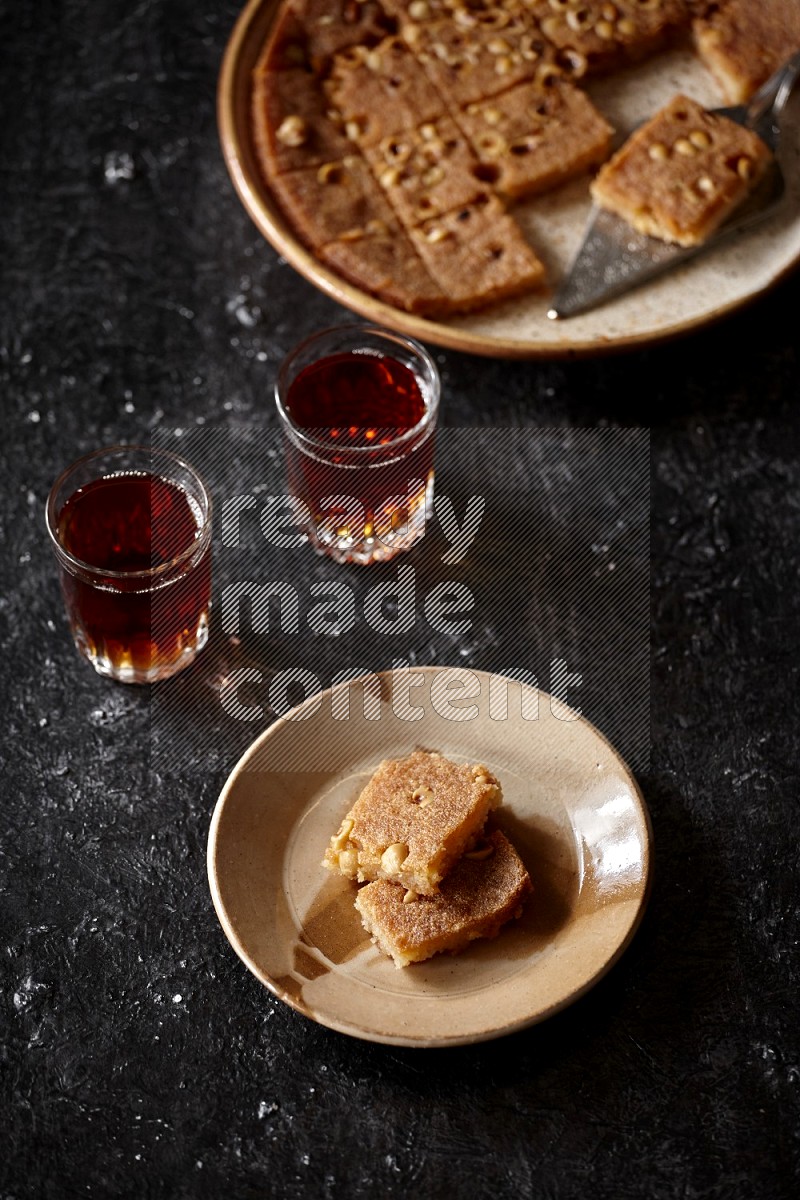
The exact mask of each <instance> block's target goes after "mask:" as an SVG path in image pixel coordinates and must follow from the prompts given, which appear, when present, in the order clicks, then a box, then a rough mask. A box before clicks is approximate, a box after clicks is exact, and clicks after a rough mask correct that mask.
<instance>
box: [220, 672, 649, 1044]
mask: <svg viewBox="0 0 800 1200" xmlns="http://www.w3.org/2000/svg"><path fill="white" fill-rule="evenodd" d="M366 679H367V680H372V681H374V682H371V683H368V684H367V685H366V686H365V685H364V684H363V683H362V682H361V681H358V682H356V683H353V684H351V685H346V684H340V685H338V686H335V687H333V688H331V689H329V690H328V691H326V692H323V693H320V694H318V695H316V696H313V697H310V698H309V699H308V700H307V701H306V702H305V703H304V704H302V705H300V706H299V707H298V708H296V709H294V710H293V711H292V712H291V713H289V714H288V715H287V716H286V717H285V718H283V719H280V720H278V721H276V722H275V724H274V725H272V726H271V727H270V728H269V729H268V730H267V731H266V732H265V733H263V734H262V735H261V737H259V738H258V739H257V740H256V741H255V742H254V744H253V745H252V746H251V747H250V749H249V750H248V751H247V753H246V754H245V755H244V757H243V758H242V759H241V761H240V762H239V763H238V764H237V766H236V767H235V769H234V771H233V772H232V774H231V776H230V778H229V779H228V781H227V783H226V784H225V787H224V788H223V791H222V794H221V795H220V798H219V801H218V802H217V806H216V809H215V811H214V816H213V819H212V822H211V830H210V833H209V840H208V875H209V881H210V885H211V894H212V897H213V900H214V906H215V908H216V910H217V915H218V916H219V919H220V922H221V923H222V927H223V929H224V930H225V933H226V935H227V937H228V939H229V941H230V943H231V945H232V946H233V948H234V950H235V951H236V953H237V954H238V955H239V957H240V958H241V959H242V960H243V961H244V963H245V964H246V965H247V967H249V969H250V970H251V971H252V972H253V974H254V975H256V976H257V977H258V978H259V979H260V980H261V981H262V982H263V983H265V984H266V985H267V987H268V988H269V989H270V990H271V991H272V992H273V993H274V994H275V995H276V996H278V997H280V999H281V1000H284V1001H285V1002H286V1003H287V1004H289V1005H291V1006H292V1007H293V1008H296V1009H297V1010H298V1011H299V1012H301V1013H303V1014H304V1015H305V1016H307V1017H310V1018H312V1020H315V1021H319V1022H320V1023H321V1024H323V1025H327V1026H329V1027H330V1028H331V1029H337V1030H339V1031H341V1032H342V1033H347V1034H351V1035H352V1036H354V1037H359V1038H364V1039H366V1040H369V1041H374V1042H386V1043H390V1044H393V1045H402V1046H448V1045H459V1044H463V1043H469V1042H478V1041H484V1040H486V1039H489V1038H494V1037H499V1036H500V1035H502V1034H506V1033H510V1032H512V1031H514V1030H517V1029H521V1028H523V1027H525V1026H527V1025H532V1024H534V1023H535V1022H537V1021H541V1020H543V1019H544V1018H545V1017H547V1016H550V1015H551V1014H552V1013H555V1012H557V1011H558V1010H559V1009H562V1008H564V1007H565V1006H566V1005H568V1004H570V1003H571V1002H572V1001H573V1000H575V999H577V997H578V996H581V995H582V994H583V993H584V992H586V991H587V990H588V989H589V988H590V987H591V986H592V985H593V984H594V983H596V982H597V980H598V979H600V977H601V976H602V975H604V974H605V972H606V971H608V969H609V968H610V967H611V966H612V965H613V963H614V962H616V960H617V959H618V958H619V956H620V954H621V953H622V951H623V950H624V949H625V947H626V946H627V945H628V943H629V942H630V940H631V938H632V937H633V934H634V932H635V930H636V928H637V925H638V923H639V920H640V918H641V916H642V912H643V910H644V906H645V902H646V898H647V893H648V881H649V876H650V825H649V818H648V814H647V810H646V807H645V804H644V801H643V799H642V795H641V793H640V791H639V789H638V787H637V785H636V783H635V781H634V779H633V777H632V776H631V773H630V771H629V770H628V768H627V767H626V766H625V764H624V763H623V762H622V761H621V759H620V758H619V756H618V755H617V754H616V753H615V752H614V750H613V749H612V748H611V746H609V744H608V742H607V741H606V740H605V738H603V737H602V735H601V734H599V733H598V732H597V730H596V729H594V728H593V727H592V726H591V725H590V724H589V723H588V722H587V721H585V720H583V719H582V718H580V717H577V716H576V714H575V713H573V712H571V710H569V709H567V708H566V707H565V706H563V705H559V703H558V702H557V701H555V700H551V698H550V697H549V696H548V695H547V694H546V693H544V692H539V691H536V690H535V689H532V688H529V687H527V686H524V685H521V684H519V683H510V682H509V681H503V682H501V683H500V684H498V683H497V679H498V677H493V676H490V675H488V674H486V673H485V672H481V671H465V670H463V669H456V668H452V669H448V668H434V667H425V668H414V669H413V670H412V671H411V672H410V674H409V673H408V672H407V673H405V674H404V675H402V676H393V675H392V674H391V672H390V673H388V674H385V675H380V676H367V677H366ZM493 679H494V680H495V683H494V685H492V680H493ZM409 684H410V686H409ZM492 687H493V688H494V690H492ZM419 748H422V749H427V750H437V751H439V752H441V753H442V754H445V755H447V756H448V757H450V758H453V759H455V760H456V761H462V762H483V763H485V764H486V765H487V766H488V767H489V768H490V769H491V770H492V771H493V772H494V773H495V774H496V775H497V777H498V779H499V780H500V782H501V784H502V787H503V797H504V802H503V807H502V809H500V810H499V814H498V824H499V825H500V826H501V828H503V829H504V830H505V832H506V833H507V835H508V836H509V837H510V838H511V840H512V841H513V843H514V845H515V846H516V847H517V850H518V851H519V853H520V855H521V857H522V858H523V860H524V862H525V864H526V866H527V868H528V870H529V872H530V875H531V878H532V880H533V884H534V893H533V895H532V897H531V898H530V899H529V900H528V901H527V903H526V906H525V909H524V911H523V915H522V917H521V918H520V919H519V920H518V921H513V922H511V923H510V924H509V925H507V926H506V927H505V928H504V929H503V930H502V931H501V932H500V934H499V936H498V937H497V938H494V939H492V940H489V941H478V942H475V943H473V944H472V945H471V946H470V947H469V948H468V949H467V950H465V951H463V952H462V953H461V954H459V955H439V956H438V957H435V958H432V959H429V960H428V961H427V962H425V963H418V964H414V965H413V966H410V967H406V968H404V969H402V970H401V969H398V968H397V967H395V966H394V964H393V963H392V961H391V959H389V958H387V957H385V956H384V955H383V954H382V953H381V952H380V951H379V950H378V949H377V948H376V947H375V946H374V945H373V944H372V942H371V941H370V939H369V937H368V936H367V934H366V933H365V931H364V929H363V928H362V926H361V922H360V919H359V916H358V914H357V912H356V910H355V908H354V907H353V901H354V899H355V895H356V885H355V884H354V883H351V882H350V881H348V880H345V879H343V878H341V877H339V876H334V875H331V874H330V873H329V872H328V871H326V870H325V869H324V868H323V867H322V866H321V865H320V863H321V859H322V856H323V853H324V851H325V847H326V845H327V843H328V839H329V838H330V837H331V835H332V834H333V833H334V832H335V831H336V829H337V828H338V827H339V824H340V822H341V820H342V818H343V816H344V814H345V813H346V812H347V810H348V809H349V808H350V806H351V804H352V803H353V801H354V800H355V798H356V796H357V795H358V793H359V792H360V790H361V789H362V787H363V786H364V784H365V783H366V781H367V779H368V778H369V776H370V775H371V774H372V772H373V771H374V770H375V768H376V767H377V765H378V763H379V762H380V761H381V760H382V759H384V758H399V757H402V756H404V755H406V754H409V753H410V752H411V751H412V750H414V749H419Z"/></svg>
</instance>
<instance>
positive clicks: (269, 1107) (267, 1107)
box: [258, 1100, 278, 1121]
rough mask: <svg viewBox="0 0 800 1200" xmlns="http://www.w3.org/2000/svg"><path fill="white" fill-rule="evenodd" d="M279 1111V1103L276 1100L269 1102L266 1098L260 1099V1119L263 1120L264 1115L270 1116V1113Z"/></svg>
mask: <svg viewBox="0 0 800 1200" xmlns="http://www.w3.org/2000/svg"><path fill="white" fill-rule="evenodd" d="M277 1111H278V1105H277V1104H276V1102H275V1101H274V1100H271V1101H269V1102H268V1101H266V1100H259V1102H258V1119H259V1121H263V1120H264V1117H268V1116H269V1114H270V1113H274V1112H277Z"/></svg>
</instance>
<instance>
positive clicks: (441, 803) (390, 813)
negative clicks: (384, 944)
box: [323, 750, 501, 895]
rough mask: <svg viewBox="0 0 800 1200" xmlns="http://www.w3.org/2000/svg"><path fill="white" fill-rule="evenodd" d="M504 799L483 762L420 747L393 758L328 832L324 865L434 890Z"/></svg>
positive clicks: (348, 873)
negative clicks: (469, 761)
mask: <svg viewBox="0 0 800 1200" xmlns="http://www.w3.org/2000/svg"><path fill="white" fill-rule="evenodd" d="M500 800H501V789H500V785H499V784H498V782H497V780H496V779H495V777H494V776H493V775H492V774H491V772H490V771H488V770H487V768H486V767H484V766H481V765H476V766H472V767H470V766H460V765H459V764H457V763H454V762H450V760H449V759H447V758H445V757H444V756H443V755H441V754H429V753H427V752H425V751H422V750H417V751H415V752H414V753H413V754H410V755H409V756H408V757H407V758H403V759H389V760H387V761H385V762H382V763H381V764H380V766H379V767H378V769H377V771H376V772H375V774H374V775H373V776H372V778H371V779H370V781H369V783H368V784H367V786H366V787H365V788H364V790H363V791H362V793H361V795H360V796H359V797H358V799H357V800H356V802H355V804H354V805H353V807H352V808H351V809H350V812H349V813H348V814H347V816H346V817H345V818H344V820H343V822H342V824H341V826H340V828H339V831H338V833H336V834H335V835H334V836H333V838H331V841H330V844H329V846H328V849H327V850H326V852H325V858H324V860H323V866H325V867H327V868H328V869H329V870H331V871H338V872H339V873H340V874H342V875H345V876H346V877H347V878H348V879H357V880H358V881H359V883H363V882H364V881H366V880H376V879H383V880H389V881H390V882H392V883H394V884H401V885H402V887H403V888H406V889H410V890H412V891H414V892H417V893H420V894H423V895H432V894H434V893H435V892H436V890H437V889H438V886H439V884H440V882H441V880H442V879H443V878H444V877H445V875H446V874H447V872H448V871H449V870H450V868H451V867H452V866H453V864H454V863H456V862H457V861H458V859H459V858H460V857H461V855H462V854H463V852H464V851H465V850H466V849H467V848H468V846H469V845H470V843H471V842H473V841H474V840H475V838H476V837H477V836H478V835H479V834H480V832H481V830H482V829H483V826H484V824H485V822H486V818H487V816H488V814H489V812H490V810H491V809H493V808H495V807H496V806H497V805H498V804H499V803H500Z"/></svg>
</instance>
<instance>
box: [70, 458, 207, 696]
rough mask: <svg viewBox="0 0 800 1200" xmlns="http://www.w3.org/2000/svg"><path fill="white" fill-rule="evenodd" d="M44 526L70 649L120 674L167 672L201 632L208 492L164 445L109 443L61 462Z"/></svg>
mask: <svg viewBox="0 0 800 1200" xmlns="http://www.w3.org/2000/svg"><path fill="white" fill-rule="evenodd" d="M47 528H48V531H49V533H50V538H51V540H52V543H53V548H54V550H55V554H56V558H57V560H58V564H59V569H60V576H61V590H62V592H63V595H64V602H65V604H66V609H67V617H68V619H69V623H70V627H71V629H72V636H73V638H74V640H75V644H76V646H77V648H78V650H79V652H80V653H81V654H82V655H83V656H84V657H85V658H87V659H88V660H89V662H90V663H92V665H93V666H94V668H95V670H96V671H99V672H100V674H101V675H109V676H111V678H112V679H118V680H121V681H122V682H123V683H153V682H155V681H156V680H158V679H167V678H169V676H171V675H174V674H175V673H176V672H177V671H180V670H182V669H183V668H184V667H186V666H188V665H189V663H190V662H192V661H193V659H194V657H195V655H196V654H197V653H198V652H199V651H200V650H202V648H203V647H204V646H205V644H206V642H207V640H208V613H209V607H210V597H211V497H210V496H209V493H208V489H207V487H206V485H205V484H204V483H203V480H202V479H201V478H200V476H199V475H198V474H197V472H196V471H195V470H194V468H192V467H190V466H189V464H188V463H186V462H184V461H183V459H181V458H178V456H177V455H175V454H171V453H169V452H168V451H166V450H156V449H150V448H148V447H146V446H113V447H111V448H110V449H107V450H98V451H97V452H95V453H94V454H87V455H86V456H85V457H84V458H81V459H79V460H78V462H76V463H73V465H72V466H71V467H68V468H67V469H66V471H64V472H63V473H62V474H61V475H60V476H59V478H58V479H57V480H56V482H55V483H54V484H53V488H52V490H51V492H50V496H49V498H48V501H47Z"/></svg>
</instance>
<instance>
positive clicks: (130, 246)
mask: <svg viewBox="0 0 800 1200" xmlns="http://www.w3.org/2000/svg"><path fill="white" fill-rule="evenodd" d="M236 8H237V6H236V5H235V4H232V3H229V2H227V0H226V2H224V3H218V4H215V5H211V4H202V3H201V4H190V3H188V2H187V0H163V2H160V3H159V2H157V0H153V2H149V3H148V2H147V0H143V2H141V3H138V4H133V5H129V4H122V3H120V2H119V0H104V2H103V3H101V4H82V3H79V2H78V0H64V2H63V3H54V2H53V0H49V2H47V0H40V2H38V3H31V4H24V5H13V6H12V5H11V4H9V3H6V4H4V5H3V7H2V18H0V20H1V24H0V57H1V60H2V80H3V94H4V99H3V109H2V123H1V124H0V131H1V137H2V150H1V151H0V154H1V157H0V170H1V171H2V176H1V178H2V192H3V202H2V221H1V223H0V237H2V243H3V244H2V260H1V261H2V278H3V286H2V315H1V317H0V320H1V321H2V324H1V325H0V383H1V384H2V403H3V434H4V436H3V438H2V443H1V444H0V455H2V479H3V486H4V504H3V507H2V526H1V527H0V531H1V534H2V546H3V552H4V567H3V587H2V592H1V593H0V616H1V617H2V627H1V628H2V633H0V637H1V638H2V686H3V707H2V712H3V718H4V725H5V733H6V737H5V738H4V747H3V772H2V831H3V832H2V842H1V843H0V871H1V872H2V893H1V894H0V911H1V912H2V919H1V921H0V938H2V959H0V961H2V1014H3V1016H2V1052H1V1054H2V1057H1V1058H0V1079H1V1080H2V1083H1V1084H0V1086H2V1102H1V1103H0V1139H1V1144H2V1150H0V1194H2V1196H3V1198H4V1200H11V1198H15V1200H22V1198H23V1197H26V1198H27V1197H47V1198H50V1197H62V1196H65V1197H72V1196H86V1195H89V1196H98V1197H104V1196H137V1197H145V1196H148V1197H149V1196H153V1197H156V1196H158V1197H162V1196H164V1197H179V1196H180V1197H184V1196H186V1197H194V1196H198V1197H206V1196H208V1197H217V1196H220V1195H224V1194H228V1195H232V1196H243V1197H251V1196H252V1197H256V1196H259V1197H260V1196H276V1197H307V1196H308V1197H316V1196H320V1197H321V1196H334V1195H336V1196H366V1195H368V1194H369V1195H378V1196H380V1195H398V1196H399V1195H410V1194H416V1195H420V1196H426V1197H427V1196H430V1197H439V1196H450V1195H463V1196H481V1197H483V1196H486V1197H489V1196H509V1197H511V1196H520V1195H522V1196H525V1195H532V1196H537V1197H539V1196H541V1197H547V1198H550V1197H559V1198H560V1197H584V1196H598V1197H610V1198H614V1200H621V1198H624V1197H640V1196H647V1197H650V1196H652V1197H659V1198H660V1197H665V1198H666V1197H675V1198H678V1197H680V1198H685V1197H703V1198H706V1197H714V1198H720V1200H722V1198H727V1197H783V1196H789V1195H793V1194H794V1187H795V1185H796V1183H797V1179H798V1107H800V1106H799V1105H798V1094H799V1093H800V1058H799V1057H798V1002H797V990H798V980H799V979H800V969H799V968H798V937H799V933H798V912H797V905H798V893H799V889H798V884H797V817H796V812H797V806H796V795H797V784H798V767H797V750H798V733H797V728H798V704H797V695H798V688H797V670H798V668H797V661H798V656H797V649H798V633H797V630H798V598H797V597H798V589H797V564H798V552H797V538H798V525H800V466H799V465H798V452H799V451H800V435H799V434H798V429H797V419H796V407H797V400H798V356H797V346H798V317H797V313H798V303H799V302H800V280H799V279H798V278H797V277H795V278H793V279H790V280H789V281H787V282H785V283H784V284H782V285H781V286H780V287H779V288H777V289H776V290H775V291H774V292H773V293H772V294H771V295H770V296H768V297H767V298H765V299H763V300H761V301H759V302H758V303H757V304H755V305H754V306H753V307H751V308H750V309H749V310H747V311H746V312H743V313H741V314H739V315H736V316H734V317H732V318H730V319H728V320H726V321H725V322H724V323H723V324H721V325H719V326H717V327H715V328H711V329H708V330H706V331H704V332H702V333H699V334H697V335H695V336H693V337H690V338H687V339H685V340H683V341H681V342H678V343H675V344H673V345H669V346H666V347H661V348H654V349H651V350H648V351H641V352H638V353H636V354H630V355H628V356H623V357H616V358H606V359H599V360H596V361H585V362H573V363H540V364H537V363H506V362H492V361H485V360H479V359H473V358H468V357H465V356H461V355H458V354H455V353H444V352H441V353H440V352H437V358H438V362H439V365H440V368H441V371H442V376H443V381H444V386H445V389H446V397H447V399H446V404H445V412H444V417H445V419H446V420H447V421H448V422H449V423H451V424H455V425H470V424H473V425H480V426H491V425H515V424H519V423H523V422H530V421H534V422H536V423H537V424H540V425H548V426H564V427H567V428H569V427H579V426H589V427H593V426H601V425H603V424H604V423H619V424H623V425H641V424H647V425H649V426H650V428H651V430H652V500H653V509H652V528H651V548H652V681H651V682H652V708H651V718H652V753H651V759H650V766H649V768H647V770H646V771H644V772H643V773H642V774H641V783H642V786H643V788H644V791H645V794H646V796H647V800H648V803H649V806H650V809H651V813H652V817H653V823H654V828H655V837H656V847H657V873H656V879H655V886H654V891H653V895H652V900H651V903H650V908H649V912H648V915H647V917H646V919H645V922H644V924H643V926H642V928H641V930H640V932H639V934H638V936H637V938H636V940H635V942H634V944H633V945H632V947H631V948H630V950H629V951H628V952H627V954H626V955H625V956H624V958H623V960H622V961H621V962H620V963H619V965H618V966H617V967H616V968H615V969H614V970H613V971H612V973H611V974H610V975H609V976H608V977H607V978H606V979H605V980H604V981H603V982H602V983H600V985H599V986H598V987H596V988H595V989H594V990H593V991H592V992H591V993H590V994H589V995H587V996H586V997H585V998H584V999H582V1000H581V1001H580V1002H579V1003H577V1004H576V1005H574V1006H573V1007H572V1008H571V1009H569V1010H567V1011H565V1012H564V1013H562V1014H561V1015H559V1016H557V1017H555V1018H553V1019H551V1020H550V1021H549V1022H547V1023H546V1024H545V1025H542V1026H540V1027H536V1028H533V1029H531V1030H529V1031H526V1032H524V1033H521V1034H518V1035H516V1036H514V1037H512V1038H509V1039H506V1040H504V1041H500V1042H495V1043H488V1044H485V1045H481V1046H476V1047H471V1048H460V1049H451V1050H447V1051H426V1052H423V1051H411V1050H401V1049H392V1048H386V1047H381V1046H372V1045H368V1044H365V1043H360V1042H358V1041H355V1040H353V1039H349V1038H346V1037H344V1036H341V1035H339V1034H336V1033H333V1032H330V1031H328V1030H326V1029H324V1028H322V1027H319V1026H317V1025H314V1024H312V1023H311V1022H308V1021H306V1020H304V1019H303V1018H302V1017H300V1016H298V1015H297V1014H295V1013H294V1012H292V1011H290V1010H289V1009H287V1008H285V1007H284V1006H283V1005H282V1004H281V1003H280V1002H278V1001H277V1000H274V999H272V998H271V997H270V995H269V994H268V993H267V991H266V990H265V989H264V988H263V987H262V986H261V985H260V984H259V983H258V982H257V981H256V980H255V979H254V978H252V977H251V976H250V975H249V974H248V973H247V972H246V970H245V969H244V967H243V966H242V964H241V963H240V962H239V960H238V959H237V958H236V957H235V956H234V954H233V952H232V951H231V950H230V948H229V946H228V944H227V942H226V941H225V939H224V936H223V934H222V932H221V930H220V928H219V925H218V923H217V921H216V918H215V916H214V913H213V910H212V908H211V904H210V900H209V896H208V891H207V886H206V882H205V861H204V857H205V839H206V832H207V827H208V821H209V816H210V813H211V810H212V807H213V804H214V801H215V799H216V795H217V793H218V791H219V787H220V785H221V783H222V781H223V780H224V778H225V775H226V773H227V770H228V769H229V768H230V766H231V765H232V762H233V759H234V758H235V755H232V756H231V759H230V760H229V761H219V762H218V763H217V764H216V765H215V766H214V768H213V769H212V770H210V771H209V772H208V774H207V775H204V774H202V773H201V774H199V775H197V774H192V773H191V772H190V773H188V774H186V775H185V776H182V775H181V774H180V773H175V774H173V775H167V774H164V775H159V774H158V773H155V774H153V773H151V772H150V770H149V763H148V753H147V747H148V739H149V736H150V727H151V712H150V703H149V697H148V693H147V691H146V690H144V689H141V690H140V689H124V688H121V687H116V686H114V685H112V684H110V683H108V682H106V681H103V680H101V679H100V678H99V677H96V676H95V675H94V674H93V672H91V670H89V669H88V668H87V667H86V666H85V665H84V664H83V663H81V662H80V661H79V659H78V658H77V656H76V655H75V653H74V651H73V649H72V647H71V645H70V643H69V641H68V638H67V636H66V633H65V628H64V624H63V620H62V618H61V610H60V599H59V595H58V590H57V583H56V578H55V573H54V571H53V564H52V562H51V558H50V553H49V550H48V547H47V545H46V543H45V538H44V536H43V524H42V509H43V504H44V499H45V496H46V494H47V491H48V488H49V485H50V483H51V481H52V479H53V477H54V475H55V474H56V472H57V470H58V469H60V468H61V466H63V465H64V464H65V463H67V462H68V461H70V460H71V459H73V458H74V457H76V456H77V455H78V454H79V453H82V452H84V451H87V450H89V449H92V448H95V447H97V446H99V445H104V444H108V443H110V442H113V441H117V440H142V439H146V438H147V437H148V436H149V435H150V432H151V431H152V430H154V429H157V428H160V427H163V426H167V427H170V428H174V427H192V428H193V427H195V426H196V425H197V424H198V423H202V422H203V421H205V422H214V421H219V420H220V419H221V420H223V421H224V420H226V419H228V418H230V419H231V420H233V419H237V420H240V421H242V422H247V421H250V420H256V419H261V418H262V414H263V413H264V412H265V411H266V409H267V408H268V404H269V399H268V387H269V382H270V380H271V377H272V373H273V372H274V369H275V365H276V363H277V362H278V361H279V360H280V358H281V357H282V355H283V354H284V353H285V352H286V350H287V349H288V348H289V347H290V346H291V345H292V344H293V343H294V342H295V341H296V340H297V339H298V337H299V336H301V335H302V334H304V333H306V332H310V331H312V330H314V329H317V328H320V327H322V326H324V325H326V324H330V323H332V322H335V321H339V320H341V319H343V317H344V315H345V314H344V313H343V312H342V311H341V310H339V309H338V308H337V307H336V306H335V305H333V304H332V303H331V302H329V301H328V300H326V299H325V298H323V297H322V296H321V295H320V294H318V293H317V292H316V291H315V290H314V289H313V288H312V287H311V286H310V285H308V284H306V283H305V282H303V281H302V280H300V279H299V278H298V277H296V276H295V275H294V273H293V272H292V271H291V269H289V268H288V267H287V266H286V265H284V264H282V263H281V262H279V260H278V259H277V257H276V255H275V254H274V253H273V252H272V251H271V249H270V248H269V247H268V246H266V245H265V244H264V243H263V241H262V240H261V238H260V237H259V235H258V234H257V233H256V231H255V230H254V228H253V227H252V226H251V224H250V223H249V220H248V218H247V217H246V215H245V214H244V212H243V210H242V209H241V207H240V205H239V202H238V200H237V199H236V197H235V196H234V193H233V190H232V188H231V186H230V184H229V181H228V178H227V175H226V172H225V169H224V167H223V164H222V161H221V157H220V153H219V149H218V145H217V138H216V130H215V122H214V86H215V80H216V74H217V70H218V66H219V61H220V56H221V53H222V50H223V47H224V43H225V40H226V37H227V34H228V32H229V30H230V28H231V26H232V24H233V21H234V18H235V16H236ZM177 997H180V999H177Z"/></svg>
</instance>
